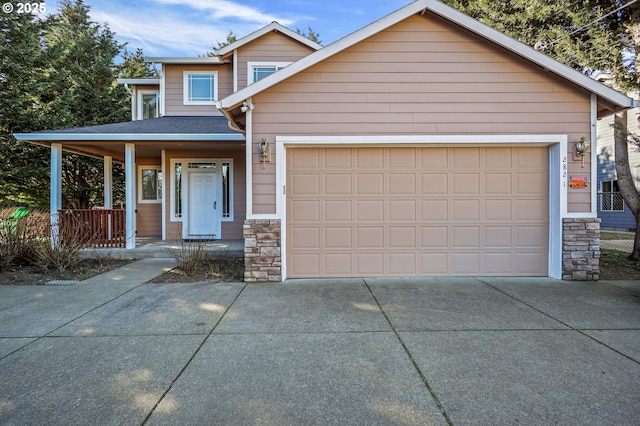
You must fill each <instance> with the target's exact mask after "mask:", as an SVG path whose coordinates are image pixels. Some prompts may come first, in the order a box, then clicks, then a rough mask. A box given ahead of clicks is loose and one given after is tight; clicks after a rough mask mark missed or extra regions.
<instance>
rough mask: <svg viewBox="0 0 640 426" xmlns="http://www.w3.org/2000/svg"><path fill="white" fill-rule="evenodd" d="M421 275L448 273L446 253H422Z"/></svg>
mask: <svg viewBox="0 0 640 426" xmlns="http://www.w3.org/2000/svg"><path fill="white" fill-rule="evenodd" d="M419 258H420V269H419V274H420V275H447V274H448V273H449V267H448V262H447V261H448V256H447V254H446V253H420V256H419Z"/></svg>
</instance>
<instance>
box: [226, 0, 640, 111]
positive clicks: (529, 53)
mask: <svg viewBox="0 0 640 426" xmlns="http://www.w3.org/2000/svg"><path fill="white" fill-rule="evenodd" d="M427 12H430V13H433V14H435V15H437V16H439V17H441V18H444V19H445V20H447V21H449V22H451V23H453V24H456V25H458V26H460V27H462V28H465V29H466V30H469V31H471V32H472V33H474V34H476V35H478V36H480V37H482V38H484V39H486V40H488V41H490V42H493V43H495V44H496V45H498V46H500V47H502V48H504V49H506V50H508V51H511V52H513V53H515V54H516V55H518V56H520V57H522V58H523V59H525V60H527V61H529V62H532V63H534V64H536V65H538V66H540V67H542V68H544V69H545V70H548V71H550V72H552V73H554V74H556V75H558V76H560V77H562V78H563V79H565V80H567V81H569V82H571V83H573V84H575V85H577V86H579V87H582V88H583V89H585V90H587V91H589V92H591V93H594V94H596V95H597V96H598V97H599V99H604V100H606V101H607V102H608V103H610V104H611V105H612V108H613V109H618V110H619V109H626V108H631V107H634V106H635V102H634V100H633V99H631V98H629V97H627V96H625V95H623V94H621V93H619V92H617V91H615V90H613V89H611V88H609V87H607V86H605V85H604V84H601V83H599V82H597V81H595V80H592V79H591V78H589V77H587V76H586V75H584V74H582V73H580V72H578V71H576V70H574V69H572V68H570V67H567V66H566V65H564V64H562V63H560V62H558V61H556V60H555V59H553V58H551V57H549V56H547V55H545V54H543V53H540V52H538V51H536V50H535V49H533V48H531V47H529V46H527V45H526V44H524V43H521V42H519V41H517V40H514V39H512V38H511V37H509V36H507V35H505V34H503V33H501V32H499V31H496V30H494V29H492V28H490V27H488V26H486V25H484V24H482V23H480V22H479V21H476V20H475V19H473V18H471V17H469V16H467V15H465V14H463V13H461V12H459V11H457V10H455V9H453V8H451V7H449V6H446V5H444V4H442V3H440V2H439V1H436V0H417V1H415V2H413V3H411V4H409V5H408V6H405V7H403V8H401V9H399V10H397V11H395V12H393V13H391V14H390V15H387V16H386V17H384V18H382V19H380V20H378V21H376V22H374V23H372V24H370V25H368V26H366V27H364V28H362V29H360V30H358V31H356V32H354V33H352V34H350V35H348V36H346V37H345V38H343V39H341V40H338V41H336V42H335V43H333V44H331V45H329V46H326V47H324V48H323V49H322V50H320V51H317V52H315V53H312V54H311V55H309V56H306V57H304V58H302V59H301V60H299V61H297V62H295V63H294V64H292V65H290V66H288V67H287V68H285V69H283V70H281V71H280V72H278V73H274V74H272V75H270V76H268V77H266V78H264V79H262V80H260V81H258V82H256V83H254V84H252V85H251V86H248V87H247V88H245V89H243V90H240V91H238V92H236V93H234V94H232V95H230V96H228V97H226V98H224V99H222V100H221V101H219V102H218V103H217V106H218V108H220V109H227V108H233V107H235V106H237V105H239V104H240V103H242V102H244V101H245V100H246V99H248V98H250V97H252V96H254V95H256V94H258V93H260V92H262V91H263V90H266V89H268V88H269V87H272V86H274V85H276V84H278V83H280V82H281V81H283V80H285V79H287V78H289V77H291V76H293V75H295V74H298V73H300V72H301V71H303V70H305V69H307V68H309V67H311V66H313V65H316V64H318V63H320V62H322V61H323V60H325V59H327V58H329V57H331V56H333V55H336V54H337V53H339V52H342V51H344V50H345V49H347V48H349V47H351V46H353V45H355V44H357V43H359V42H361V41H363V40H365V39H366V38H368V37H370V36H372V35H374V34H377V33H379V32H381V31H383V30H385V29H387V28H389V27H391V26H392V25H395V24H397V23H399V22H401V21H403V20H405V19H407V18H409V17H411V16H413V15H416V14H424V13H427Z"/></svg>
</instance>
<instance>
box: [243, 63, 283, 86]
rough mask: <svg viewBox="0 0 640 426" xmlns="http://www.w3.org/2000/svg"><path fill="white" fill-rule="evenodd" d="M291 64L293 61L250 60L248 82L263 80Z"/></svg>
mask: <svg viewBox="0 0 640 426" xmlns="http://www.w3.org/2000/svg"><path fill="white" fill-rule="evenodd" d="M289 64H291V62H248V63H247V66H248V68H249V69H248V72H247V84H251V83H255V82H256V81H259V80H262V79H263V78H265V77H266V76H268V75H271V74H273V73H274V72H276V71H279V70H281V69H282V68H284V67H286V66H287V65H289Z"/></svg>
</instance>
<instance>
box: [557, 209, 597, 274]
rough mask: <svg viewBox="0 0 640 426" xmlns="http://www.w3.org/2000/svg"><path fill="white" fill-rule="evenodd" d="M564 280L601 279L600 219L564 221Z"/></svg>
mask: <svg viewBox="0 0 640 426" xmlns="http://www.w3.org/2000/svg"><path fill="white" fill-rule="evenodd" d="M562 279H563V280H573V281H590V280H598V279H600V219H599V218H589V219H563V220H562Z"/></svg>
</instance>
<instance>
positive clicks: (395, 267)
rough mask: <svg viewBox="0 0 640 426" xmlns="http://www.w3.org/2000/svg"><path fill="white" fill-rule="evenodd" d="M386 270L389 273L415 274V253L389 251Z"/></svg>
mask: <svg viewBox="0 0 640 426" xmlns="http://www.w3.org/2000/svg"><path fill="white" fill-rule="evenodd" d="M387 261H388V262H389V265H388V268H387V270H388V271H389V274H391V275H417V272H416V253H412V252H405V253H389V255H388V256H387Z"/></svg>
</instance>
